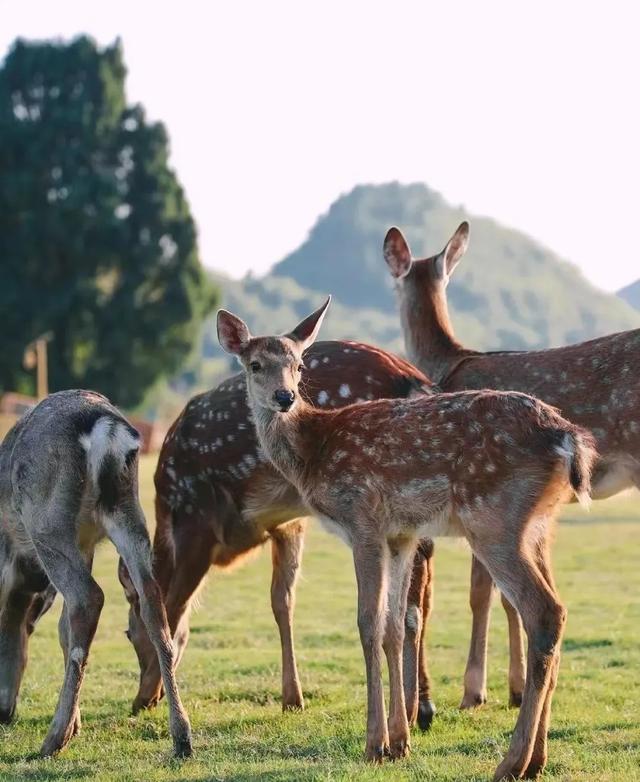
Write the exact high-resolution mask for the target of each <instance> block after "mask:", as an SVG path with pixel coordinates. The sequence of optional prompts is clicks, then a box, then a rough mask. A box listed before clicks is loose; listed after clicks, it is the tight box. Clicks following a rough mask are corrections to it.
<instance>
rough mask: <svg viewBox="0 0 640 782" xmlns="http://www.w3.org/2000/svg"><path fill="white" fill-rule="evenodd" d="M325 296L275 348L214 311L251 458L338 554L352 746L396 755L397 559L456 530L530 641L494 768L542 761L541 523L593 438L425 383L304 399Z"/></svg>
mask: <svg viewBox="0 0 640 782" xmlns="http://www.w3.org/2000/svg"><path fill="white" fill-rule="evenodd" d="M328 303H329V301H327V303H326V304H325V305H324V307H322V308H321V309H319V310H318V311H316V312H315V313H313V315H311V316H309V317H308V318H307V319H305V320H304V321H303V322H302V323H301V324H299V326H298V327H296V329H294V330H293V331H292V332H291V334H290V335H287V336H286V337H282V338H279V340H280V343H281V346H282V350H279V351H274V350H273V348H272V345H271V342H272V341H273V339H275V338H273V337H267V338H264V337H258V338H252V337H251V335H250V334H249V331H248V329H247V327H246V325H245V324H244V323H243V322H242V321H241V320H240V319H239V318H237V317H236V316H234V315H231V313H227V312H225V311H221V312H220V313H219V314H218V336H219V339H220V342H221V344H222V346H223V347H224V348H225V349H226V350H227V351H229V352H232V353H235V354H237V355H239V356H240V358H241V360H242V363H243V365H244V367H245V371H246V372H247V386H248V398H249V404H250V407H251V411H252V414H253V417H254V419H255V424H256V430H257V433H258V438H259V441H260V444H261V446H262V448H263V450H264V452H265V454H266V455H267V457H268V458H269V459H270V460H271V461H272V462H273V464H274V466H275V467H276V468H277V469H278V470H279V471H280V472H281V473H282V474H283V475H284V476H285V477H286V478H287V479H288V480H289V481H290V482H291V483H292V484H293V485H295V486H296V488H297V489H298V491H299V492H300V495H301V497H302V498H303V500H304V502H305V504H306V505H307V506H308V507H309V508H311V509H312V510H314V511H315V512H316V513H317V514H318V515H319V516H320V518H321V519H322V520H323V521H324V523H325V524H326V525H327V526H328V528H329V529H330V530H332V531H334V532H336V533H337V534H339V535H340V537H342V538H343V539H344V540H345V541H346V542H347V543H348V544H349V545H350V546H351V548H352V549H353V558H354V564H355V570H356V578H357V583H358V626H359V630H360V637H361V641H362V649H363V653H364V657H365V664H366V671H367V694H368V698H367V701H368V714H367V742H366V757H367V759H369V760H372V761H380V760H382V758H383V757H384V755H385V754H390V755H391V756H392V757H394V758H398V757H402V756H403V755H405V754H406V752H407V751H408V748H409V725H408V720H407V709H406V703H405V697H404V686H403V670H402V644H403V627H404V618H405V613H406V599H407V590H408V587H409V576H410V570H411V567H410V565H411V561H412V559H413V556H414V553H415V550H416V546H417V543H418V540H419V538H421V537H424V536H427V537H432V536H434V535H437V534H449V535H451V534H453V535H462V536H464V537H465V538H466V539H467V541H468V542H469V544H470V546H471V547H472V549H473V551H474V553H475V554H476V556H477V557H478V559H480V560H481V561H482V562H483V563H484V565H485V566H486V567H487V569H488V570H489V572H490V573H491V576H492V577H493V579H494V580H495V581H496V582H497V583H498V584H499V586H500V587H501V589H502V590H503V592H504V593H505V594H506V595H507V596H508V597H509V600H510V602H512V603H513V604H514V605H515V607H516V608H517V610H518V611H519V613H520V615H521V616H522V618H523V622H524V626H525V631H526V633H527V636H528V638H529V651H528V665H529V670H530V672H531V675H530V676H529V677H528V679H527V684H526V689H525V693H524V697H523V703H522V709H521V711H520V715H519V717H518V721H517V724H516V728H515V731H514V734H513V737H512V741H511V746H510V748H509V752H508V753H507V756H506V758H505V759H504V760H503V762H502V763H501V764H500V765H499V767H498V769H497V771H496V774H495V777H494V779H496V780H500V779H504V778H511V777H516V778H519V777H523V776H529V775H530V773H531V772H532V770H535V771H536V773H537V771H539V770H540V769H542V767H543V766H544V763H545V762H546V737H547V729H548V723H549V710H550V701H551V697H552V694H553V688H554V687H555V681H556V678H557V669H558V663H559V653H560V641H561V637H562V631H563V627H564V622H565V616H566V614H565V610H564V607H563V606H562V604H561V603H560V601H559V598H558V595H557V591H556V589H555V585H554V583H553V578H552V576H551V570H550V564H549V561H550V560H549V543H550V521H551V519H552V518H553V515H554V512H555V509H556V508H557V506H558V505H559V503H560V502H561V501H562V500H563V499H564V496H565V495H566V494H567V493H568V491H569V490H570V487H571V478H570V473H571V472H572V471H575V472H576V474H579V475H578V480H577V483H578V485H579V486H582V487H587V488H588V486H589V469H590V466H591V463H592V462H593V460H594V458H595V451H594V449H593V440H592V438H591V436H590V435H589V434H588V432H586V431H584V430H580V429H578V428H577V427H575V426H574V425H572V424H570V423H569V422H568V421H565V420H564V419H563V418H561V417H560V415H559V414H558V413H557V411H555V410H554V409H553V408H550V407H548V406H547V405H544V404H543V403H542V402H540V401H538V400H536V399H534V398H532V397H530V396H527V395H524V394H517V393H500V392H490V391H479V392H462V393H455V394H436V395H432V396H428V397H423V398H418V399H412V400H403V399H388V400H378V401H373V402H369V403H359V404H354V405H350V406H348V407H346V408H343V409H341V410H335V411H330V410H319V409H317V408H314V407H311V406H310V405H309V404H308V403H307V402H305V401H304V400H303V399H300V398H299V397H298V395H297V392H298V388H299V384H300V379H301V372H300V369H301V367H300V365H299V361H300V356H301V355H302V352H303V350H304V349H305V347H306V346H307V345H308V344H310V343H311V342H313V340H314V339H315V337H316V335H317V332H318V329H319V327H320V324H321V322H322V318H323V316H324V313H325V311H326V308H327V306H328ZM583 471H586V472H585V473H584V474H583ZM383 651H384V653H385V656H386V658H387V664H388V670H389V687H390V693H391V697H390V707H389V720H388V722H387V719H386V711H385V704H384V696H383V691H382V675H381V674H382V659H381V658H382V652H383Z"/></svg>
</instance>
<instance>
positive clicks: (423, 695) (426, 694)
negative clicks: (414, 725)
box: [418, 541, 436, 730]
mask: <svg viewBox="0 0 640 782" xmlns="http://www.w3.org/2000/svg"><path fill="white" fill-rule="evenodd" d="M429 543H430V544H431V545H430V547H429V549H428V550H427V554H426V555H425V564H426V569H427V573H426V583H425V586H424V592H423V595H422V630H421V632H420V642H419V645H418V725H419V727H420V728H421V730H428V729H429V728H430V727H431V723H432V722H433V718H434V717H435V714H436V706H435V703H434V702H433V701H432V700H431V679H430V677H429V668H428V666H427V655H426V653H425V642H426V641H425V639H426V633H427V627H428V624H429V617H430V616H431V611H432V610H433V579H434V569H433V541H429ZM421 546H424V541H423V542H422V543H421Z"/></svg>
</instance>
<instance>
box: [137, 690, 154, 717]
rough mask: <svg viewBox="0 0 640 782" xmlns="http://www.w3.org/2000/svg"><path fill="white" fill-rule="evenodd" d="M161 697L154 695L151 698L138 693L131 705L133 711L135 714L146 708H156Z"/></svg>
mask: <svg viewBox="0 0 640 782" xmlns="http://www.w3.org/2000/svg"><path fill="white" fill-rule="evenodd" d="M159 700H160V698H159V697H158V696H157V695H154V696H153V697H151V698H143V697H141V696H140V695H136V697H135V700H134V701H133V704H132V705H131V713H132V714H133V715H134V716H135V715H136V714H138V713H139V712H141V711H145V709H154V708H155V707H156V706H157V705H158V701H159Z"/></svg>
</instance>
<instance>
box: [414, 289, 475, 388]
mask: <svg viewBox="0 0 640 782" xmlns="http://www.w3.org/2000/svg"><path fill="white" fill-rule="evenodd" d="M399 299H400V320H401V323H402V332H403V335H404V344H405V348H406V351H407V356H408V358H409V361H411V363H413V364H415V365H416V366H417V367H418V368H419V369H421V370H422V371H423V372H424V373H425V374H426V375H427V376H428V377H429V378H430V379H431V380H432V381H433V382H434V383H440V382H442V380H443V379H444V378H446V376H447V375H448V374H449V373H450V371H451V370H452V369H453V368H454V366H455V365H456V363H457V362H458V361H459V360H460V358H461V356H463V355H465V353H466V351H465V350H464V348H463V347H462V345H461V344H460V343H459V342H458V341H457V339H456V338H455V336H454V334H453V326H452V325H451V319H450V318H449V308H448V306H447V297H446V294H445V291H444V286H441V287H439V288H438V289H435V290H434V289H433V287H432V285H429V286H427V285H424V286H420V285H415V284H412V283H411V282H406V283H405V284H404V285H403V286H402V287H401V288H400V290H399Z"/></svg>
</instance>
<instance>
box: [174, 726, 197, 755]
mask: <svg viewBox="0 0 640 782" xmlns="http://www.w3.org/2000/svg"><path fill="white" fill-rule="evenodd" d="M173 754H174V755H175V756H176V757H177V758H190V757H191V756H192V755H193V746H192V744H191V731H189V730H188V731H186V732H185V733H184V734H182V735H181V736H176V737H175V738H174V739H173Z"/></svg>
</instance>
